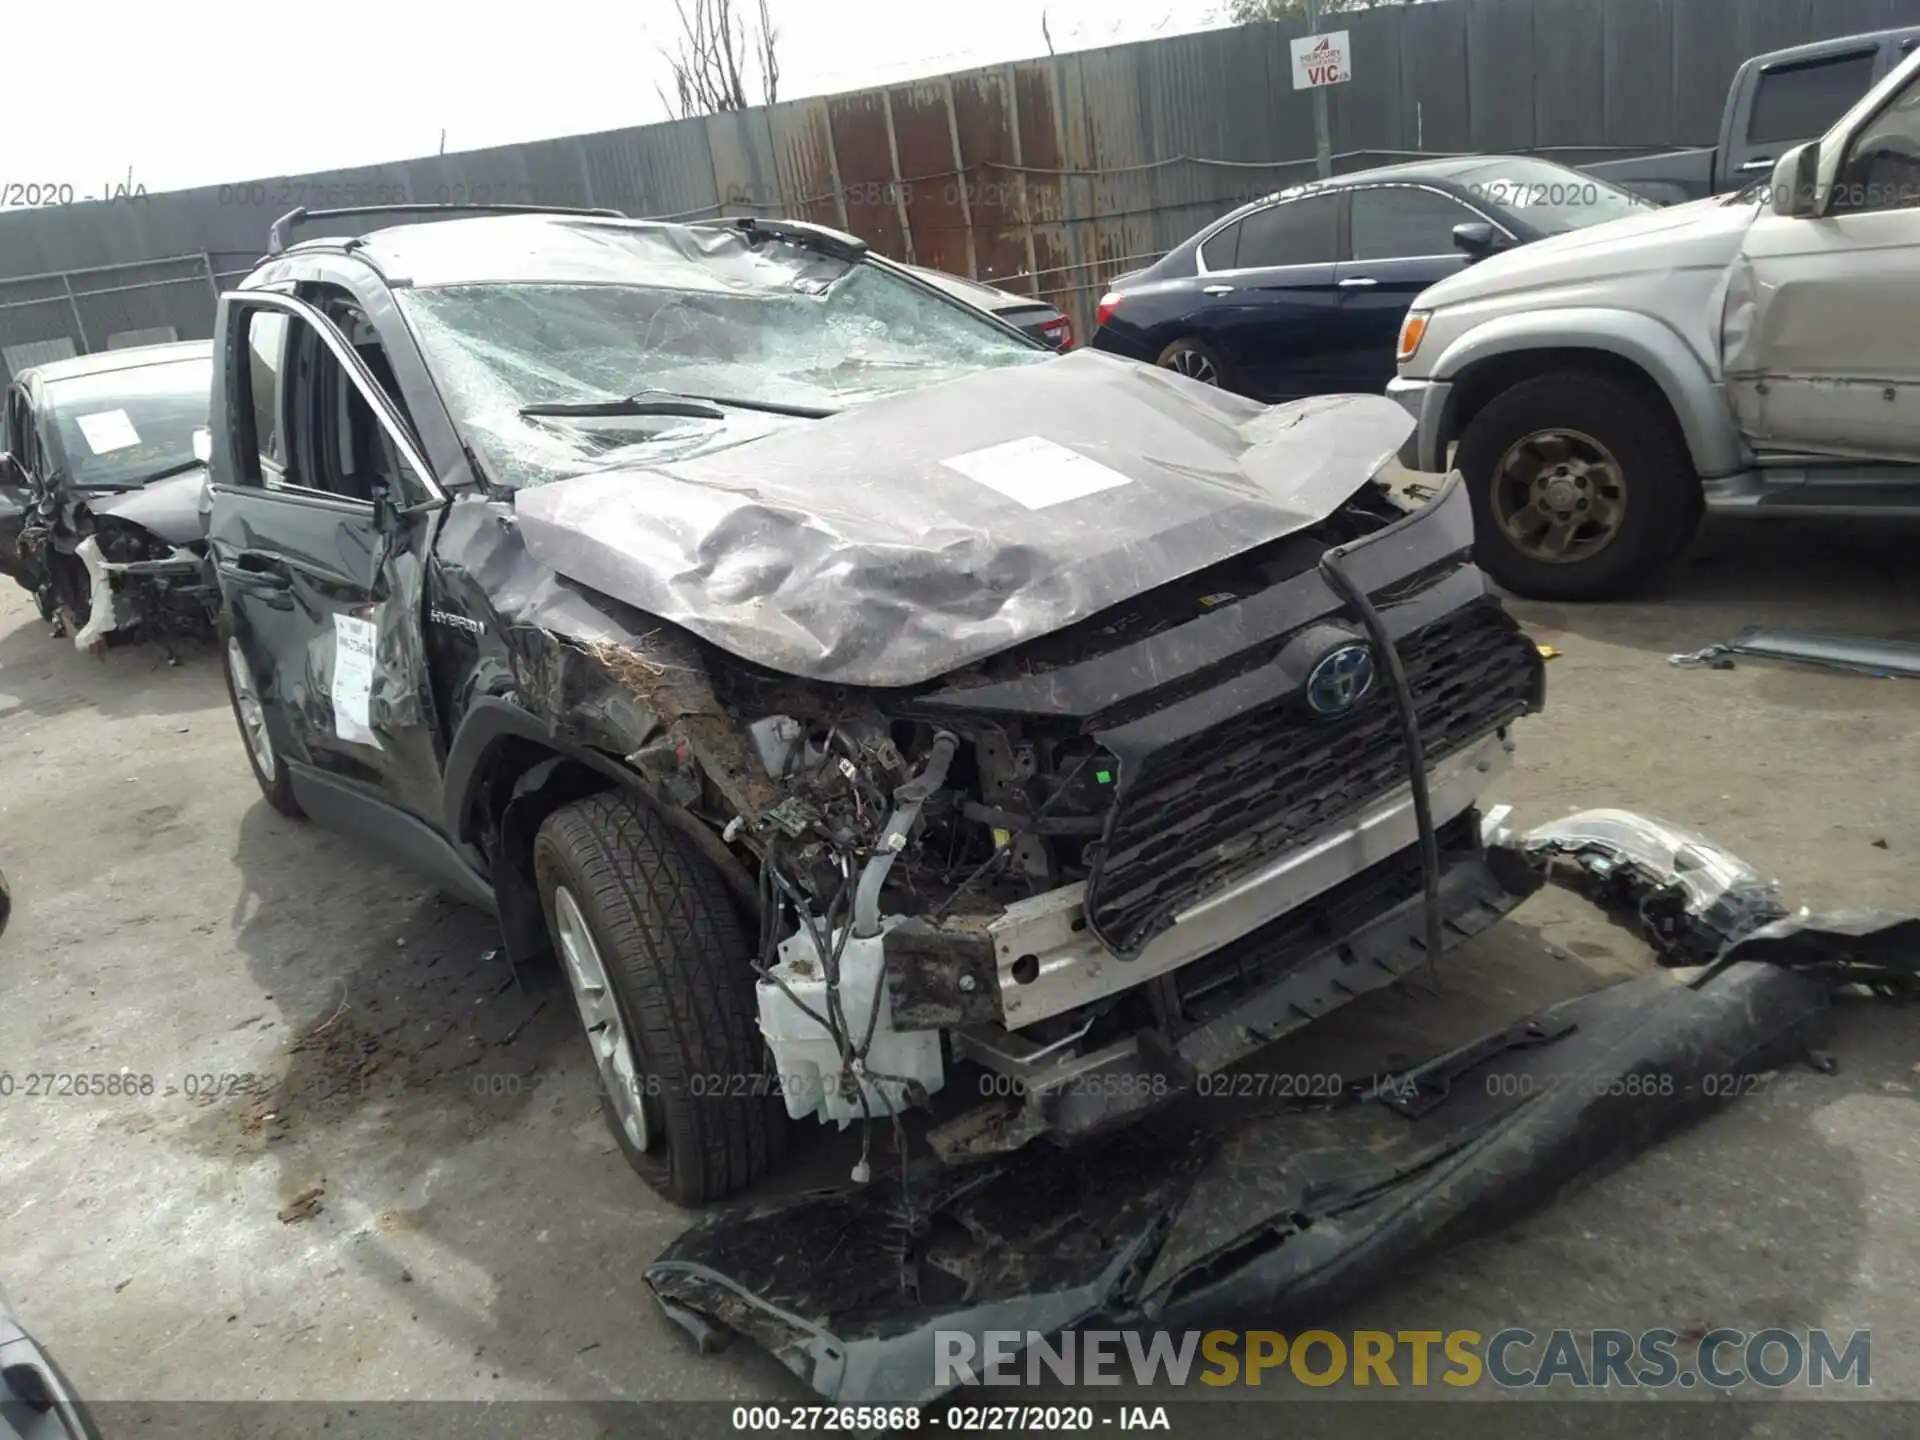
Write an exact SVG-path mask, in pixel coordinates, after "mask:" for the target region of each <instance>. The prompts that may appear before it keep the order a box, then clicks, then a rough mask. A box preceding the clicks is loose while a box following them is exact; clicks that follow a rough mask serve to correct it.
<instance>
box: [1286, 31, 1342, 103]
mask: <svg viewBox="0 0 1920 1440" xmlns="http://www.w3.org/2000/svg"><path fill="white" fill-rule="evenodd" d="M1289 44H1290V45H1291V46H1292V48H1293V88H1294V89H1296V90H1313V89H1316V88H1318V87H1319V86H1321V85H1339V84H1342V83H1344V82H1345V81H1348V80H1351V79H1352V78H1353V65H1352V62H1351V61H1350V59H1349V58H1348V57H1349V56H1351V55H1352V54H1353V49H1352V47H1351V46H1350V45H1348V43H1347V32H1346V31H1344V30H1334V31H1331V32H1329V33H1328V34H1325V35H1303V36H1301V37H1300V38H1299V39H1298V40H1293V41H1290V42H1289Z"/></svg>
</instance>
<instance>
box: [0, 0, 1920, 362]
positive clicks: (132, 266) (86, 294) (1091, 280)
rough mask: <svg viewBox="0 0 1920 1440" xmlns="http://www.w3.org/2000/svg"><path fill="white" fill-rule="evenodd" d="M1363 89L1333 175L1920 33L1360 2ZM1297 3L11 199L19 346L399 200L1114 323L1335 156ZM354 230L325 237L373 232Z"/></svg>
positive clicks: (101, 334) (189, 297)
mask: <svg viewBox="0 0 1920 1440" xmlns="http://www.w3.org/2000/svg"><path fill="white" fill-rule="evenodd" d="M1336 23H1337V24H1338V26H1339V27H1341V28H1344V29H1346V30H1348V31H1350V32H1351V33H1352V36H1353V45H1354V51H1355V56H1356V64H1355V69H1356V77H1357V78H1355V79H1353V80H1352V81H1350V82H1349V83H1346V84H1343V85H1341V86H1339V87H1337V88H1336V89H1335V90H1334V91H1333V92H1332V93H1331V94H1330V96H1329V100H1330V105H1329V121H1330V127H1331V136H1332V142H1333V147H1334V150H1335V158H1334V164H1335V168H1336V169H1338V170H1343V171H1344V170H1352V169H1358V168H1361V167H1364V166H1367V165H1375V164H1382V163H1388V162H1391V161H1393V160H1396V159H1404V158H1409V157H1411V156H1413V155H1415V154H1443V153H1450V152H1458V151H1463V150H1476V149H1497V150H1518V149H1533V150H1537V151H1539V152H1541V153H1545V154H1548V155H1553V156H1556V157H1557V158H1560V159H1562V160H1565V161H1568V162H1569V163H1575V164H1577V163H1581V162H1582V161H1590V160H1595V159H1600V158H1606V157H1608V156H1611V155H1617V154H1624V153H1632V152H1633V151H1635V150H1641V149H1648V148H1654V149H1660V148H1668V147H1679V146H1687V145H1707V144H1712V143H1713V142H1714V140H1715V139H1716V138H1717V133H1718V129H1719V121H1720V109H1721V103H1722V101H1723V99H1724V96H1725V91H1726V86H1727V83H1728V81H1729V80H1730V79H1731V78H1732V76H1733V73H1734V70H1735V69H1736V68H1737V67H1738V65H1739V64H1740V62H1741V61H1742V60H1743V59H1744V58H1745V57H1746V56H1748V55H1750V54H1752V53H1755V52H1756V51H1759V50H1764V49H1770V48H1777V47H1779V46H1783V45H1791V44H1796V43H1799V42H1801V41H1806V40H1813V39H1820V38H1824V37H1828V36H1834V35H1844V34H1851V33H1855V32H1858V31H1862V30H1871V29H1881V28H1885V27H1888V26H1893V25H1902V24H1914V23H1920V0H1435V3H1430V4H1418V5H1411V6H1399V5H1386V6H1381V7H1378V8H1375V9H1373V10H1369V11H1364V12H1360V13H1354V14H1342V15H1340V16H1339V17H1338V18H1337V22H1336ZM1304 33H1305V24H1304V22H1303V21H1301V20H1298V19H1295V20H1290V21H1283V22H1279V23H1273V24H1261V25H1252V26H1243V27H1238V28H1234V29H1221V30H1211V31H1203V32H1201V33H1198V34H1192V35H1182V36H1176V37H1172V38H1169V39H1165V40H1157V41H1149V42H1145V43H1141V44H1135V45H1122V46H1113V47H1109V48H1107V49H1103V50H1091V51H1082V52H1077V53H1073V54H1067V55H1061V56H1057V57H1054V56H1048V57H1043V58H1038V59H1032V60H1022V61H1017V62H1014V63H1011V64H1006V65H997V66H991V67H987V68H985V69H979V70H971V71H965V72H961V73H958V74H953V75H946V76H938V77H935V78H932V79H927V80H920V81H913V82H908V83H903V84H894V85H888V86H885V87H881V88H876V89H870V90H863V91H857V92H852V93H849V94H843V95H833V96H827V97H824V98H814V99H806V100H798V101H789V102H785V103H782V104H779V105H775V106H772V107H768V108H762V109H754V110H748V111H743V112H737V113H731V114H726V115H714V116H707V117H703V118H699V119H692V120H678V121H672V122H669V123H666V124H660V125H650V126H644V127H638V128H632V129H624V130H612V131H606V132H602V133H599V134H593V135H577V136H569V137H565V138H562V139H556V140H545V141H539V142H534V143H529V144H524V145H508V146H499V147H495V148H493V149H489V150H480V151H471V152H464V153H459V154H454V155H436V156H428V157H421V158H416V159H409V160H398V161H394V162H392V163H388V164H382V165H368V166H358V167H353V168H350V169H344V170H336V171H328V172H324V173H319V174H311V175H302V176H283V177H279V178H277V179H269V180H253V181H247V182H242V183H238V184H233V185H220V186H204V187H201V188H198V189H194V190H185V191H177V192H172V193H168V194H159V195H147V196H144V197H142V198H138V199H135V200H130V201H120V200H116V201H114V202H111V203H107V202H100V203H91V204H76V205H70V206H66V207H57V208H50V209H45V210H31V211H15V212H9V213H5V214H0V277H6V276H12V277H14V278H12V279H6V278H0V349H7V350H13V351H15V352H16V353H26V352H24V351H21V350H20V347H22V346H29V347H31V346H40V345H43V344H61V343H68V344H72V345H73V346H74V347H75V348H76V349H77V350H80V351H85V350H89V349H98V348H102V347H104V346H105V345H106V344H107V343H108V340H109V338H110V337H111V336H113V335H118V334H125V333H127V332H130V331H142V330H161V329H165V328H168V327H171V328H172V329H173V330H174V331H175V332H176V333H178V334H179V335H180V336H182V337H197V336H205V335H207V334H208V333H209V332H210V328H211V325H212V317H213V300H214V298H215V296H216V295H217V293H218V290H219V289H220V288H221V287H223V286H226V285H229V284H232V283H233V282H234V281H235V280H236V279H237V278H238V277H239V276H240V275H242V274H244V273H245V272H246V270H247V268H248V267H249V265H250V264H251V262H252V261H253V259H254V258H255V257H256V256H257V255H258V253H259V250H258V247H259V246H260V245H261V244H262V243H263V241H264V238H265V236H266V232H267V227H268V225H269V224H270V223H271V222H272V221H273V220H274V219H275V218H276V217H277V216H279V215H281V214H283V213H285V212H286V211H288V210H291V209H293V208H294V207H295V206H305V207H307V208H309V209H314V208H331V207H335V206H340V205H354V204H378V203H385V202H392V201H433V202H439V203H455V204H460V203H484V202H490V201H492V202H497V201H506V202H512V203H519V204H550V205H569V206H609V207H612V208H615V209H619V210H622V211H624V212H626V213H629V214H633V215H645V216H654V217H658V218H673V219H685V220H694V219H704V218H709V217H713V216H718V215H727V214H763V215H765V214H786V215H793V216H797V217H799V218H803V219H808V220H813V221H817V222H819V223H822V224H827V225H832V226H836V227H838V228H841V229H846V230H851V231H853V232H854V233H855V234H857V235H860V236H861V237H862V238H864V239H865V240H867V241H868V242H869V243H870V244H872V245H873V246H874V247H875V248H876V249H878V250H879V251H881V252H882V253H884V254H887V255H891V256H894V257H896V258H899V259H903V260H911V261H914V262H916V263H918V264H922V265H933V266H937V267H939V268H941V269H945V270H950V271H953V272H955V273H958V274H961V275H969V276H973V277H976V278H979V279H983V280H987V281H990V282H991V283H993V284H996V285H1000V286H1002V287H1003V288H1006V289H1010V290H1016V291H1020V292H1023V293H1032V294H1038V295H1042V296H1045V297H1046V298H1048V299H1050V300H1051V301H1053V303H1055V304H1057V305H1059V306H1061V307H1062V308H1063V309H1065V310H1067V311H1068V312H1069V313H1071V314H1072V315H1073V317H1074V320H1075V323H1076V325H1077V327H1078V328H1079V329H1080V331H1081V333H1083V334H1084V333H1086V332H1087V331H1088V330H1089V329H1090V328H1091V323H1092V318H1093V316H1092V311H1093V306H1094V302H1095V300H1096V299H1097V297H1098V296H1099V294H1100V292H1101V290H1102V289H1103V288H1104V287H1105V286H1106V285H1107V284H1108V283H1109V282H1110V281H1111V280H1112V279H1113V278H1114V277H1115V276H1116V275H1118V274H1119V273H1121V272H1122V271H1125V270H1130V269H1135V268H1137V267H1139V266H1141V265H1144V264H1147V263H1149V262H1150V261H1151V260H1153V259H1154V258H1156V257H1157V256H1158V255H1160V254H1162V253H1164V252H1165V251H1166V250H1167V249H1168V248H1170V247H1171V246H1173V245H1174V244H1176V243H1178V242H1179V241H1180V240H1181V239H1183V238H1184V237H1185V236H1187V235H1189V234H1191V233H1192V232H1193V231H1194V230H1195V229H1197V228H1198V227H1200V226H1201V225H1203V224H1205V223H1206V222H1207V221H1209V220H1211V219H1213V218H1214V217H1215V216H1217V215H1220V214H1222V213H1224V212H1225V211H1227V210H1229V209H1232V208H1233V207H1235V206H1237V205H1239V204H1242V203H1244V202H1245V201H1247V200H1249V199H1252V198H1255V197H1257V196H1259V195H1262V194H1266V193H1269V192H1271V191H1273V190H1276V189H1279V188H1282V187H1284V186H1286V185H1289V184H1295V183H1298V182H1300V181H1302V180H1306V179H1310V178H1311V177H1312V175H1313V173H1314V167H1313V161H1312V158H1311V157H1312V153H1313V123H1312V107H1311V104H1310V100H1309V97H1308V96H1307V95H1306V94H1305V93H1303V92H1297V91H1295V90H1294V89H1293V86H1292V78H1291V63H1290V59H1289V55H1288V41H1289V40H1290V39H1292V38H1293V37H1295V36H1298V35H1301V34H1304ZM371 223H374V222H370V221H364V220H341V221H335V222H330V223H328V224H323V225H319V226H316V227H314V228H313V229H311V230H309V231H307V232H304V233H310V234H322V233H326V232H327V231H328V230H331V231H332V232H333V233H336V234H337V233H349V232H351V231H353V230H355V229H361V228H366V226H367V225H369V224H371Z"/></svg>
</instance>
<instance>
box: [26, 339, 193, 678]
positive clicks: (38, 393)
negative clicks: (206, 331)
mask: <svg viewBox="0 0 1920 1440" xmlns="http://www.w3.org/2000/svg"><path fill="white" fill-rule="evenodd" d="M212 382H213V347H212V345H211V344H210V343H209V342H207V341H204V340H196V341H186V342H181V343H176V344H168V345H143V346H138V347H134V348H130V349H125V350H109V351H105V352H103V353H100V354H95V355H83V356H78V357H76V358H74V359H70V360H56V361H51V362H49V363H47V364H44V365H37V366H34V367H33V368H32V369H29V370H24V371H22V372H21V373H20V374H19V375H17V376H15V377H14V379H13V381H12V383H11V384H10V385H9V386H8V387H7V391H6V403H5V421H4V425H5V430H4V438H0V447H3V448H0V570H4V571H6V572H7V573H9V574H11V575H12V576H13V577H14V579H15V580H17V581H18V582H19V583H20V585H21V586H22V587H23V588H24V589H25V590H26V591H27V592H28V593H29V594H31V595H32V596H33V598H34V603H35V604H36V605H37V606H38V607H39V610H40V615H41V618H42V619H44V620H46V621H48V622H49V623H50V624H52V625H53V626H54V627H55V628H56V630H57V631H59V632H60V633H63V634H65V635H68V636H70V637H72V639H73V641H74V643H75V645H76V646H77V647H78V648H80V649H81V650H83V651H95V652H97V651H98V650H99V649H100V648H101V647H102V646H104V645H106V644H108V643H110V637H111V636H113V635H115V634H116V633H117V634H120V635H126V636H130V637H132V636H144V637H148V638H156V639H159V640H160V641H162V642H163V643H170V642H171V641H172V640H174V639H175V638H180V639H192V638H198V637H209V636H211V634H212V631H213V618H214V613H215V603H216V597H217V591H216V590H215V588H214V586H213V584H212V577H211V575H210V574H209V572H208V570H207V565H206V520H205V515H204V513H203V509H202V504H201V502H202V500H203V498H204V495H205V489H206V475H207V468H206V458H207V453H208V452H207V444H208V436H207V429H206V425H207V403H208V391H209V389H210V387H211V385H212Z"/></svg>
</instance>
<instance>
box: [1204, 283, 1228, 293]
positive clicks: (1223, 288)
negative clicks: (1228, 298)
mask: <svg viewBox="0 0 1920 1440" xmlns="http://www.w3.org/2000/svg"><path fill="white" fill-rule="evenodd" d="M1200 293H1201V294H1202V295H1230V294H1232V293H1233V287H1232V286H1231V285H1202V286H1201V287H1200Z"/></svg>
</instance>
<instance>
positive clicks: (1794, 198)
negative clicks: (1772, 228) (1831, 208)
mask: <svg viewBox="0 0 1920 1440" xmlns="http://www.w3.org/2000/svg"><path fill="white" fill-rule="evenodd" d="M1820 198H1821V197H1820V142H1819V141H1818V140H1809V141H1807V143H1806V144H1804V145H1796V146H1794V147H1793V148H1792V149H1791V150H1789V151H1787V153H1786V154H1784V155H1782V156H1781V157H1780V159H1779V161H1778V162H1777V163H1776V164H1775V165H1774V167H1773V193H1772V196H1771V199H1772V203H1773V213H1774V214H1776V215H1784V216H1786V217H1787V218H1789V219H1797V218H1802V217H1806V216H1810V215H1818V214H1819V213H1820V208H1821V207H1820Z"/></svg>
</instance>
